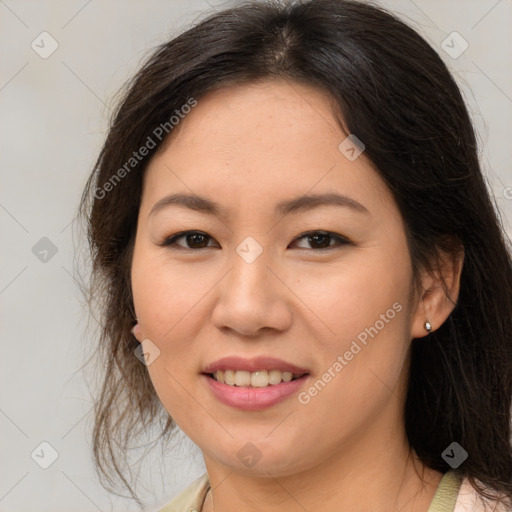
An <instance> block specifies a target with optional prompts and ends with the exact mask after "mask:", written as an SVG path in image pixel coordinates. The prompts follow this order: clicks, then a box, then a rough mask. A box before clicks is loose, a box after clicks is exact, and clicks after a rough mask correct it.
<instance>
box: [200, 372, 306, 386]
mask: <svg viewBox="0 0 512 512" xmlns="http://www.w3.org/2000/svg"><path fill="white" fill-rule="evenodd" d="M204 375H206V376H207V377H209V378H210V379H213V380H215V381H217V382H220V383H221V384H227V385H228V386H234V387H244V388H266V387H269V386H277V385H279V384H281V383H283V382H291V381H294V380H298V379H301V378H303V377H305V376H307V375H309V373H308V372H303V373H292V372H289V371H281V370H258V371H254V372H250V371H247V370H217V371H216V372H213V373H204Z"/></svg>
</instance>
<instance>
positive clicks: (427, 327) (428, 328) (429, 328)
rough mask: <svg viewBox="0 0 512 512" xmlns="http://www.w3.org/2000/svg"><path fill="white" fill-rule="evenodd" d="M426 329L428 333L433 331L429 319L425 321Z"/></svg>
mask: <svg viewBox="0 0 512 512" xmlns="http://www.w3.org/2000/svg"><path fill="white" fill-rule="evenodd" d="M425 330H426V331H427V332H428V333H430V332H432V324H431V323H430V322H429V321H428V320H427V321H426V322H425Z"/></svg>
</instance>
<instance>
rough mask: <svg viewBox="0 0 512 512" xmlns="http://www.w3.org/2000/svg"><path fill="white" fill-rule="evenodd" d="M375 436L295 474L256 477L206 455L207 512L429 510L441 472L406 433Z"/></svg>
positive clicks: (354, 443)
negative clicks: (422, 456)
mask: <svg viewBox="0 0 512 512" xmlns="http://www.w3.org/2000/svg"><path fill="white" fill-rule="evenodd" d="M380 433H381V434H382V431H380ZM367 434H368V432H367ZM371 434H372V433H371V432H370V435H369V436H366V435H365V436H364V437H365V439H364V440H362V439H360V440H359V442H358V440H355V439H351V440H350V443H347V445H348V446H344V447H343V450H340V452H338V453H333V454H332V456H331V457H330V458H329V459H328V460H325V461H323V462H322V464H321V465H317V466H315V467H312V468H310V469H308V470H306V471H302V472H300V473H294V474H292V475H284V476H283V475H273V474H272V471H271V470H269V471H268V472H267V474H268V476H267V477H260V476H258V477H254V476H251V475H247V474H241V473H236V472H233V470H232V469H231V468H226V467H225V466H222V465H219V464H218V462H217V461H214V460H212V459H210V458H208V457H206V456H205V462H206V467H207V471H208V475H209V478H210V487H211V492H209V493H208V496H207V499H206V500H205V503H204V507H203V512H235V511H239V510H244V512H260V511H262V510H265V512H282V511H283V510H286V511H291V512H294V511H297V512H303V511H304V510H316V509H318V508H319V507H320V508H321V509H322V510H323V511H324V512H340V511H350V512H363V511H364V512H366V511H368V510H372V512H390V511H400V512H427V511H428V508H429V505H430V502H431V501H432V498H433V496H434V493H435V491H436V488H437V486H438V484H439V481H440V480H441V477H442V474H441V473H440V472H437V471H434V470H432V469H430V468H427V467H426V466H425V465H423V463H421V461H420V460H419V459H418V458H417V456H416V455H415V453H414V452H413V451H412V450H411V449H410V446H409V445H408V443H407V442H406V440H405V433H404V432H400V433H399V434H396V433H395V434H393V433H389V436H388V438H387V440H386V441H385V442H382V441H383V438H382V436H374V439H375V441H374V442H369V441H368V439H372V435H371Z"/></svg>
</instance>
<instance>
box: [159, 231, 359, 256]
mask: <svg viewBox="0 0 512 512" xmlns="http://www.w3.org/2000/svg"><path fill="white" fill-rule="evenodd" d="M318 233H321V234H323V235H330V236H331V237H332V238H334V239H336V240H338V242H340V243H341V244H350V243H352V242H351V240H350V239H349V238H347V237H346V236H343V235H340V234H338V233H335V232H333V231H326V230H323V229H317V230H310V231H305V232H303V233H301V234H300V235H298V236H296V237H295V238H294V239H293V240H292V243H293V242H295V241H296V240H300V239H302V238H305V237H307V236H312V235H314V234H318ZM187 235H204V236H206V237H207V238H209V239H210V240H215V238H214V237H213V236H211V235H209V234H208V233H206V232H204V231H196V230H186V231H182V232H178V233H175V234H174V235H171V236H168V237H166V238H165V239H164V240H163V241H162V242H161V243H159V244H158V245H160V246H166V245H169V246H170V245H171V242H170V241H171V240H172V244H175V245H178V244H176V241H177V240H179V239H181V238H183V237H186V236H187ZM215 241H216V240H215ZM216 242H217V241H216ZM217 243H218V242H217ZM181 247H183V246H181ZM330 247H334V246H328V247H327V249H328V248H330ZM209 248H211V246H207V247H201V248H200V249H209ZM184 249H191V250H194V249H192V248H189V247H184ZM195 250H199V249H195ZM310 250H314V249H310ZM321 250H322V249H317V251H321ZM323 250H325V249H323Z"/></svg>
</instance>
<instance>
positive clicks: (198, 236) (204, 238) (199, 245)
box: [159, 231, 214, 249]
mask: <svg viewBox="0 0 512 512" xmlns="http://www.w3.org/2000/svg"><path fill="white" fill-rule="evenodd" d="M181 239H184V240H185V243H186V244H187V245H185V246H184V245H183V244H179V243H177V241H178V240H181ZM208 240H213V238H212V237H211V236H210V235H207V234H206V233H203V232H201V231H182V232H180V233H176V234H175V235H172V236H170V237H169V238H166V239H165V240H164V241H163V242H162V243H161V244H159V245H160V246H162V247H169V246H177V247H181V248H183V249H206V248H208V247H214V246H212V245H207V242H208Z"/></svg>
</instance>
